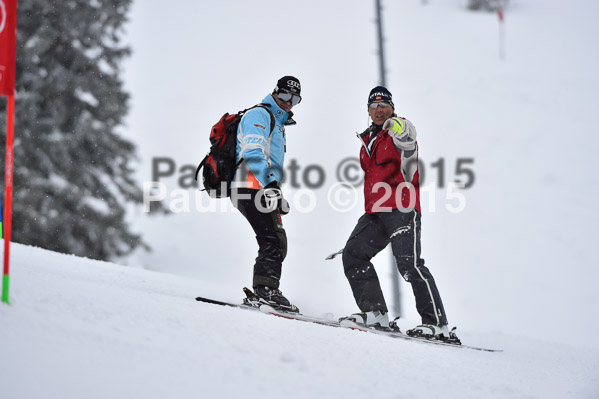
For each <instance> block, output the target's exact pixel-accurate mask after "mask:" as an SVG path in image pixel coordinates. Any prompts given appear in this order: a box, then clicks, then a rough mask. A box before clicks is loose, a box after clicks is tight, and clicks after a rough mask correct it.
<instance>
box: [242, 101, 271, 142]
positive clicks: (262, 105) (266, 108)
mask: <svg viewBox="0 0 599 399" xmlns="http://www.w3.org/2000/svg"><path fill="white" fill-rule="evenodd" d="M253 108H262V109H265V110H266V112H268V116H270V134H269V135H271V134H272V131H273V130H274V128H275V124H276V121H275V116H274V114H273V113H272V111H271V110H270V104H266V103H260V104H256V105H254V106H253V107H249V108H247V109H244V110H243V111H240V112H239V115H244V114H245V113H246V112H247V111H249V110H250V109H253Z"/></svg>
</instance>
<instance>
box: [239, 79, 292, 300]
mask: <svg viewBox="0 0 599 399" xmlns="http://www.w3.org/2000/svg"><path fill="white" fill-rule="evenodd" d="M300 91H301V86H300V82H299V80H298V79H297V78H295V77H293V76H284V77H282V78H281V79H279V80H278V82H277V85H276V87H275V89H274V90H273V92H272V93H271V94H269V95H267V96H266V97H265V98H264V99H263V100H262V103H261V104H260V106H258V107H255V108H252V109H250V110H249V111H247V112H246V113H245V114H244V116H243V118H242V119H241V122H240V123H239V127H238V128H237V161H238V162H239V168H238V169H237V171H236V173H235V177H234V178H233V182H232V185H231V188H232V194H231V200H232V201H233V205H234V206H235V207H236V208H237V209H238V210H239V211H240V212H241V214H242V215H243V216H244V217H245V218H246V219H247V220H248V222H249V223H250V225H251V226H252V229H253V230H254V232H255V233H256V240H257V241H258V246H259V249H258V257H257V258H256V261H255V264H254V278H253V284H252V285H253V288H254V294H255V296H254V297H253V298H252V300H256V301H259V302H262V303H267V304H269V305H270V306H273V307H275V308H279V309H282V310H285V311H291V312H299V310H298V308H297V307H296V306H294V305H292V304H291V303H290V302H289V300H288V299H287V298H285V296H283V294H282V293H281V290H279V281H280V279H281V270H282V265H283V260H284V259H285V256H286V255H287V235H286V234H285V229H284V228H283V224H282V221H281V215H286V214H287V213H289V205H288V203H287V201H286V200H285V199H284V198H283V195H282V192H281V188H280V183H281V180H282V178H283V163H284V160H285V126H288V125H294V124H295V121H294V120H293V119H292V116H293V112H291V109H292V108H293V107H294V106H295V105H297V104H299V102H300V101H301V96H300ZM273 122H274V123H273ZM271 126H274V127H273V128H272V131H271Z"/></svg>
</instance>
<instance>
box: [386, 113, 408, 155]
mask: <svg viewBox="0 0 599 399" xmlns="http://www.w3.org/2000/svg"><path fill="white" fill-rule="evenodd" d="M383 130H388V131H389V135H390V136H391V138H393V143H394V144H395V146H396V147H397V148H399V149H402V150H413V149H414V148H415V147H416V128H415V127H414V125H413V124H412V122H410V121H409V120H407V119H403V118H398V117H396V116H394V117H393V118H389V119H387V120H386V121H385V123H384V124H383Z"/></svg>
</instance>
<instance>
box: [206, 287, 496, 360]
mask: <svg viewBox="0 0 599 399" xmlns="http://www.w3.org/2000/svg"><path fill="white" fill-rule="evenodd" d="M196 301H198V302H204V303H210V304H213V305H219V306H226V307H231V308H238V309H248V310H258V311H260V312H261V313H264V314H268V315H272V316H277V317H281V318H284V319H288V320H298V321H302V322H307V323H314V324H319V325H323V326H327V327H335V328H345V329H350V330H356V331H363V332H367V333H371V334H375V335H383V336H386V337H390V338H395V339H404V340H409V341H415V342H420V343H423V344H433V345H440V346H449V347H452V348H464V349H472V350H477V351H484V352H503V350H501V349H489V348H481V347H477V346H470V345H464V344H451V343H447V342H443V341H438V340H432V339H426V338H418V337H411V336H409V335H406V334H404V333H402V332H400V331H393V330H390V329H375V328H369V327H365V326H361V325H359V324H356V323H353V322H349V321H345V323H344V324H345V325H341V324H339V322H338V321H337V320H329V319H324V318H320V317H314V316H308V315H304V314H301V313H290V312H285V311H281V310H279V309H275V308H273V307H272V306H270V305H267V304H264V303H260V304H253V305H249V304H234V303H229V302H222V301H217V300H214V299H210V298H204V297H196Z"/></svg>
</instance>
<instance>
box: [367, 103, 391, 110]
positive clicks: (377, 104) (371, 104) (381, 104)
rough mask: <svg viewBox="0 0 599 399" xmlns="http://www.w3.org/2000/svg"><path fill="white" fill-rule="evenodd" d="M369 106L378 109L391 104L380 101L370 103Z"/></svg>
mask: <svg viewBox="0 0 599 399" xmlns="http://www.w3.org/2000/svg"><path fill="white" fill-rule="evenodd" d="M368 106H369V107H370V108H372V109H377V108H378V107H381V108H387V107H390V106H391V104H389V103H386V102H380V103H370V104H368Z"/></svg>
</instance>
